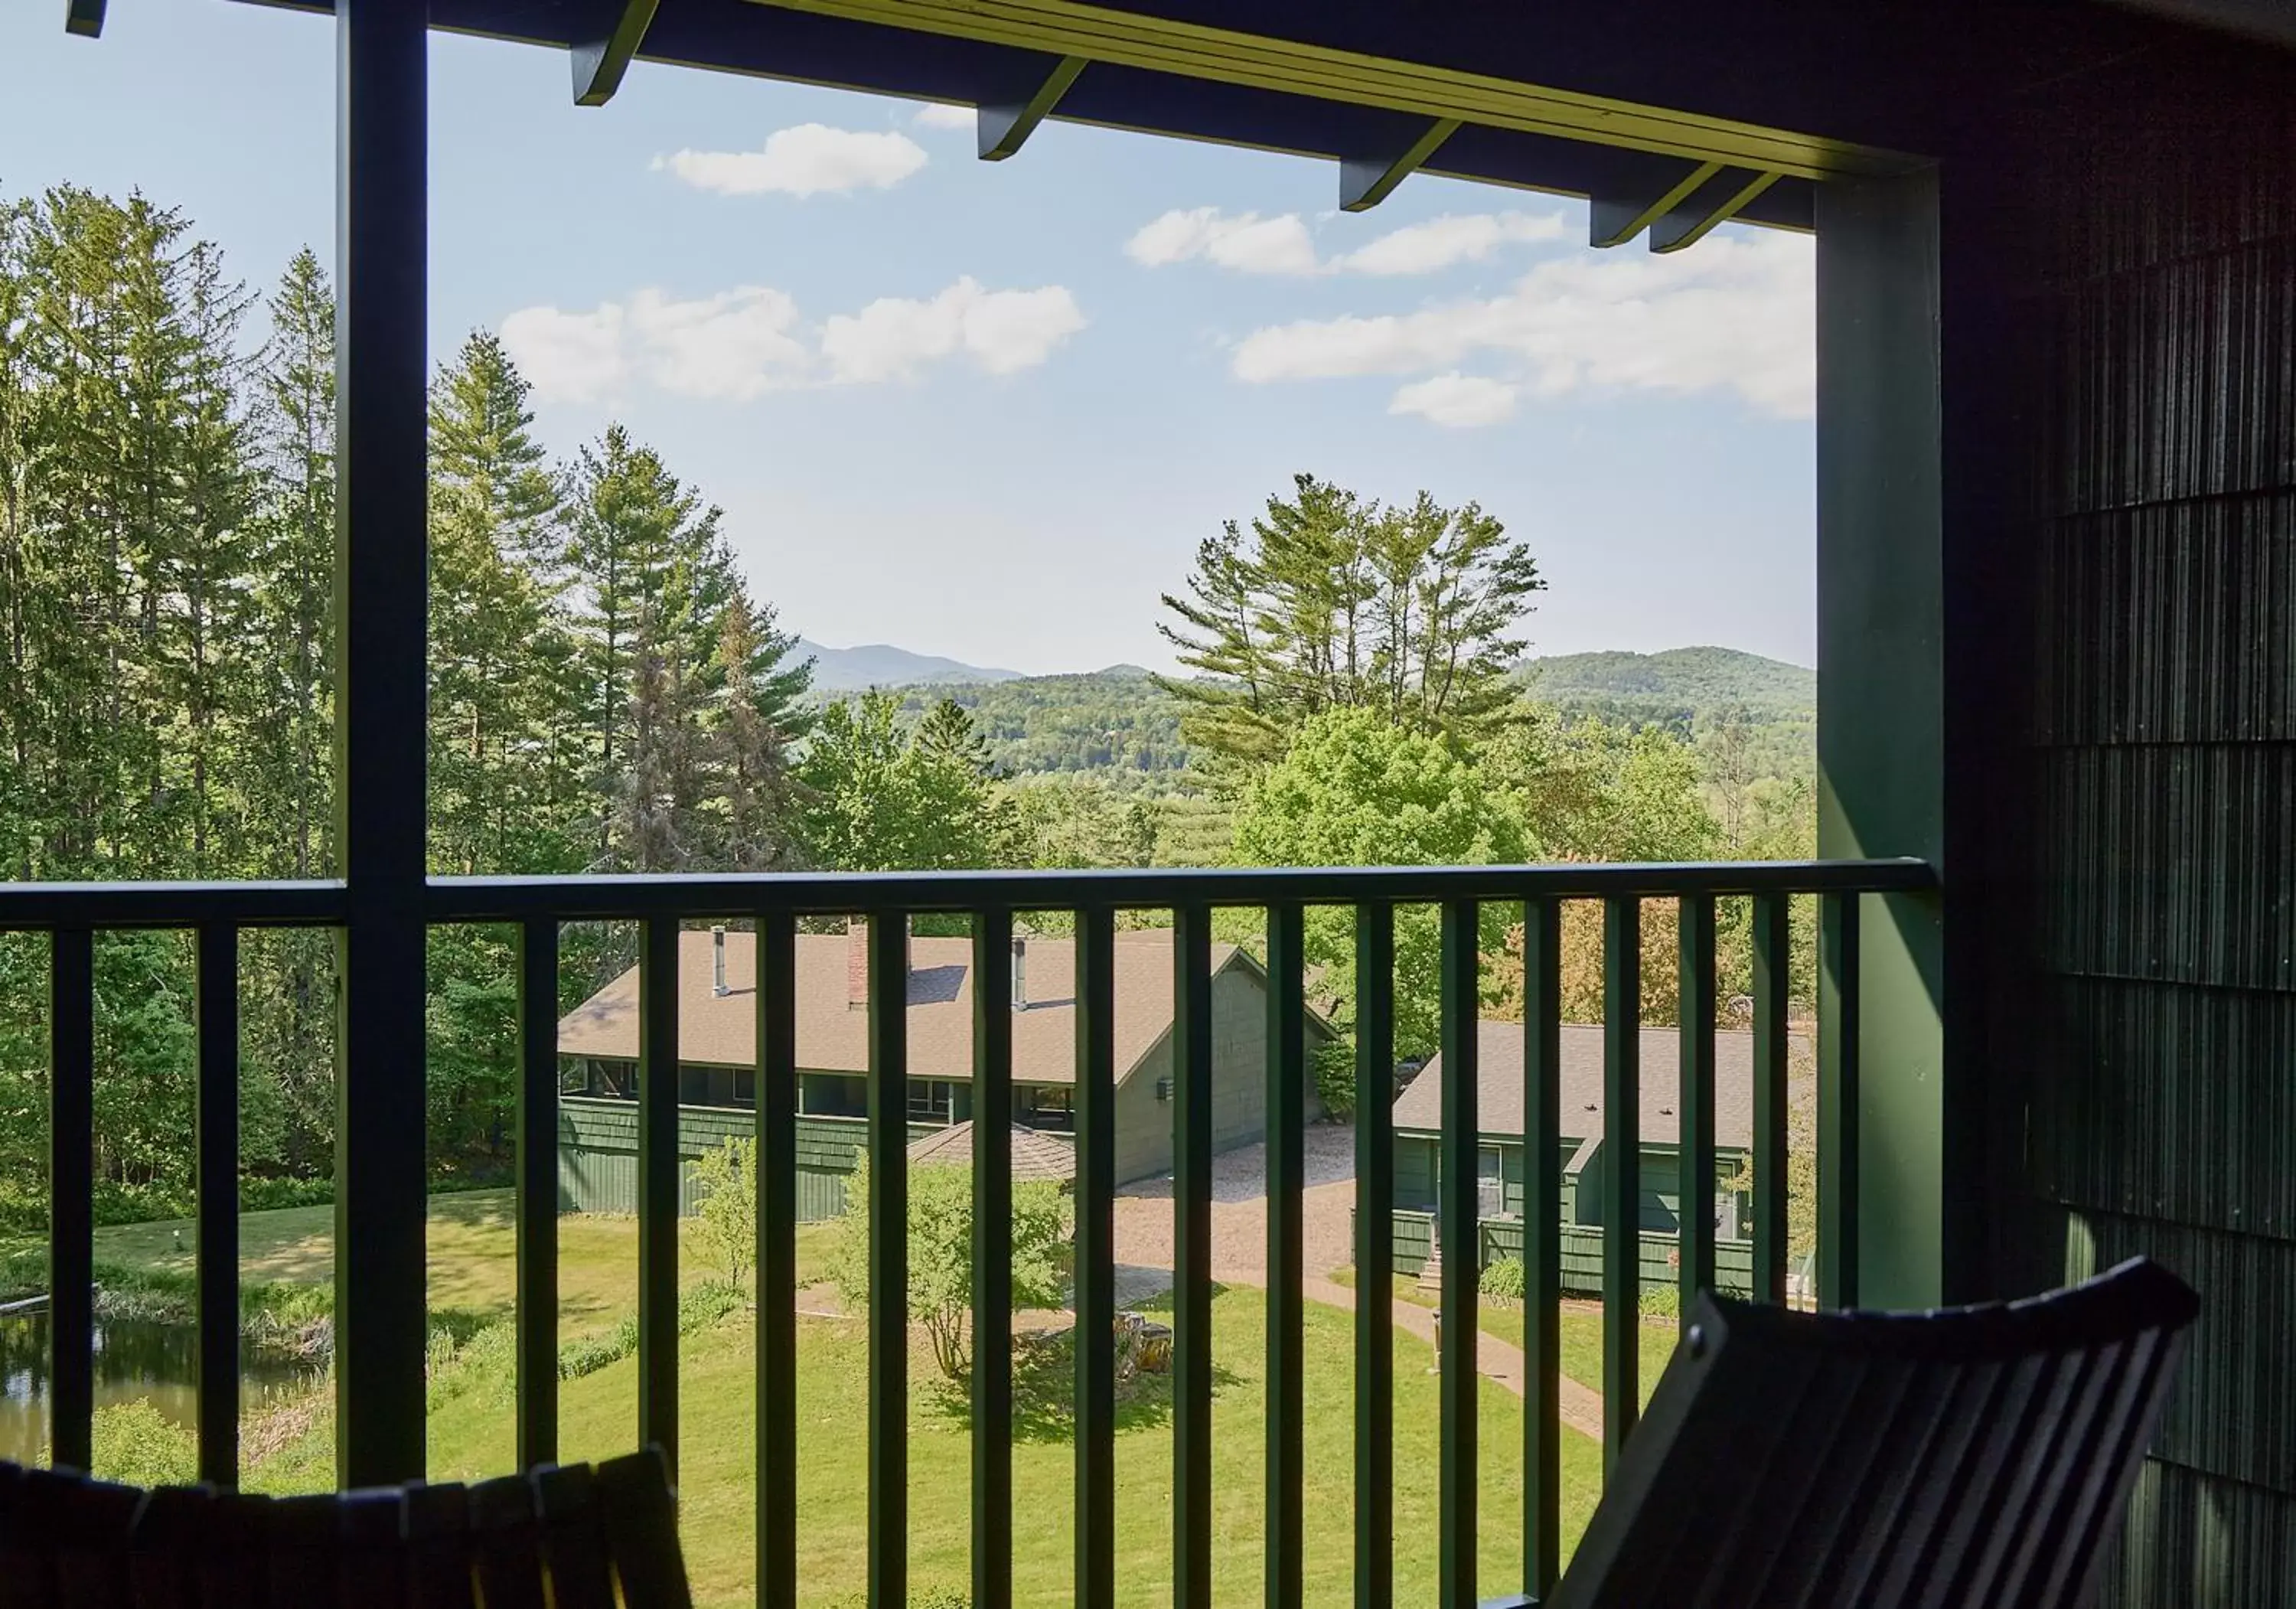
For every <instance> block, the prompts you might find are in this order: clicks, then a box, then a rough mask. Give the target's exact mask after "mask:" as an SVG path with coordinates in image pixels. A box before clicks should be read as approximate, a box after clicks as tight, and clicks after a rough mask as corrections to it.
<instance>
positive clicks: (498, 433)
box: [430, 332, 568, 874]
mask: <svg viewBox="0 0 2296 1609" xmlns="http://www.w3.org/2000/svg"><path fill="white" fill-rule="evenodd" d="M527 393H528V386H527V382H526V381H525V380H524V379H523V378H522V377H521V375H520V374H519V373H518V371H517V369H516V368H515V367H514V366H513V365H512V363H511V361H510V357H509V355H508V354H507V353H506V352H505V351H504V349H503V346H502V343H501V342H500V341H498V340H497V339H496V337H494V336H492V335H490V334H486V333H483V332H481V333H477V334H473V335H472V336H471V338H470V339H469V340H468V341H464V342H463V349H462V351H461V353H460V354H459V355H458V357H457V358H456V360H455V364H454V365H453V366H452V367H450V368H449V369H448V370H447V372H446V373H445V374H443V375H441V376H440V378H439V382H438V384H437V385H436V386H435V387H434V388H433V390H432V396H431V406H430V438H431V446H430V475H431V487H430V667H431V670H430V800H431V806H430V834H431V851H430V852H431V861H432V863H433V865H434V866H437V867H438V868H439V870H441V871H447V872H459V873H465V874H468V873H473V872H480V871H487V872H493V871H504V870H508V869H510V868H511V867H512V866H526V865H530V864H532V863H533V862H534V861H535V860H536V859H537V858H548V846H547V843H546V840H547V839H548V837H549V835H550V834H551V833H552V831H553V828H554V827H556V826H557V825H559V824H558V823H555V822H553V821H552V820H551V819H550V817H549V812H548V810H547V809H546V806H547V804H548V802H549V801H550V800H552V799H553V798H564V797H566V796H567V793H568V791H567V790H564V789H562V788H560V787H558V786H557V785H556V784H555V780H554V779H553V777H551V776H549V775H548V767H547V763H546V762H547V759H548V758H549V755H550V745H549V744H548V743H546V742H545V734H546V732H547V730H548V728H549V725H550V721H551V712H552V710H553V705H554V704H555V703H556V702H557V701H558V698H559V696H560V694H562V691H563V690H562V688H560V687H558V686H555V685H553V682H552V679H551V678H550V677H548V676H547V675H545V674H544V673H543V669H544V667H545V666H546V665H547V664H548V662H549V661H548V658H547V657H546V655H547V648H546V644H548V642H549V639H550V638H551V637H552V636H554V635H556V634H557V632H558V631H559V629H560V628H559V624H558V621H557V620H556V618H555V611H554V607H553V593H554V588H553V584H552V580H551V579H550V577H549V576H548V574H547V573H546V571H544V570H543V569H542V568H541V566H542V565H543V564H544V563H545V562H546V561H547V560H548V558H549V557H550V555H552V554H554V553H555V552H556V550H557V546H558V537H557V534H556V523H557V521H558V518H559V505H560V496H559V488H558V486H557V483H556V481H555V480H554V479H553V477H552V475H551V473H550V471H549V469H548V467H547V465H546V461H545V453H544V451H543V448H542V447H541V445H540V444H539V443H537V441H536V440H535V439H534V438H533V435H532V426H533V422H534V416H533V414H532V413H531V411H530V410H529V408H528V406H527Z"/></svg>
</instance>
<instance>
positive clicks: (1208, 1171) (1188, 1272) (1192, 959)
mask: <svg viewBox="0 0 2296 1609" xmlns="http://www.w3.org/2000/svg"><path fill="white" fill-rule="evenodd" d="M1172 928H1173V932H1172V945H1173V952H1172V953H1173V977H1172V986H1173V1016H1172V1050H1173V1057H1174V1062H1173V1067H1172V1074H1173V1077H1172V1093H1173V1101H1172V1124H1173V1146H1172V1153H1173V1155H1172V1164H1173V1165H1172V1208H1173V1220H1174V1244H1173V1259H1172V1276H1173V1281H1172V1286H1173V1288H1172V1597H1173V1603H1174V1604H1175V1605H1176V1606H1177V1609H1197V1606H1198V1605H1204V1604H1209V1603H1210V1602H1211V1597H1212V962H1211V951H1212V913H1211V907H1210V906H1207V905H1200V904H1190V905H1182V906H1180V907H1177V908H1176V909H1175V910H1174V911H1173V913H1172Z"/></svg>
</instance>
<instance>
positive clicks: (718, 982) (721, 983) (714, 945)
mask: <svg viewBox="0 0 2296 1609" xmlns="http://www.w3.org/2000/svg"><path fill="white" fill-rule="evenodd" d="M709 945H710V949H711V951H712V953H713V955H714V956H715V957H716V961H717V972H716V973H715V975H714V977H713V978H712V980H711V982H710V986H709V992H710V993H711V994H713V995H716V996H717V997H719V998H720V999H723V998H724V997H726V996H727V995H729V994H731V993H733V990H731V989H727V988H726V930H725V929H724V928H722V927H713V928H711V929H710V930H709Z"/></svg>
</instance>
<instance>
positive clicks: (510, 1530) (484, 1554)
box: [471, 1475, 545, 1609]
mask: <svg viewBox="0 0 2296 1609" xmlns="http://www.w3.org/2000/svg"><path fill="white" fill-rule="evenodd" d="M471 1562H472V1564H473V1565H474V1566H475V1568H476V1571H477V1573H478V1578H479V1598H480V1602H481V1603H483V1604H485V1605H486V1606H487V1609H545V1594H544V1591H543V1586H542V1528H541V1526H539V1525H538V1524H537V1523H535V1517H534V1486H533V1483H532V1482H529V1480H528V1479H527V1478H526V1477H525V1476H524V1475H503V1476H500V1477H498V1478H496V1479H495V1480H492V1481H481V1482H479V1483H478V1484H477V1485H476V1486H473V1487H471Z"/></svg>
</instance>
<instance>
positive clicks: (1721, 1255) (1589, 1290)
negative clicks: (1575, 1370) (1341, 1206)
mask: <svg viewBox="0 0 2296 1609" xmlns="http://www.w3.org/2000/svg"><path fill="white" fill-rule="evenodd" d="M1350 1219H1351V1220H1352V1215H1350ZM1434 1228H1435V1216H1434V1214H1433V1213H1431V1212H1408V1211H1402V1210H1400V1209H1398V1211H1397V1212H1396V1214H1395V1238H1394V1241H1393V1243H1392V1244H1393V1246H1394V1257H1395V1261H1394V1265H1393V1266H1394V1271H1395V1272H1396V1273H1398V1274H1416V1273H1418V1272H1419V1270H1420V1269H1421V1268H1423V1267H1425V1266H1426V1262H1427V1249H1428V1246H1429V1245H1430V1244H1431V1242H1432V1240H1433V1236H1434ZM1478 1239H1479V1245H1478V1248H1477V1250H1478V1253H1479V1255H1480V1259H1481V1265H1480V1266H1482V1267H1485V1268H1488V1267H1489V1266H1490V1265H1491V1264H1492V1263H1493V1262H1494V1261H1496V1260H1498V1259H1499V1258H1502V1257H1516V1258H1519V1257H1521V1255H1522V1224H1521V1220H1520V1219H1484V1220H1483V1221H1482V1223H1481V1224H1480V1226H1479V1227H1478ZM1349 1244H1354V1243H1353V1235H1352V1221H1351V1223H1350V1236H1349ZM1640 1252H1641V1257H1642V1281H1643V1285H1644V1287H1645V1288H1662V1289H1666V1290H1672V1289H1673V1288H1674V1287H1675V1284H1676V1279H1677V1264H1676V1261H1675V1237H1674V1236H1673V1235H1659V1234H1649V1233H1645V1234H1644V1235H1643V1236H1642V1240H1641V1246H1640ZM1753 1257H1754V1252H1753V1246H1752V1244H1751V1242H1748V1241H1743V1240H1724V1241H1720V1242H1718V1243H1717V1244H1716V1245H1715V1248H1714V1277H1715V1283H1716V1284H1717V1285H1719V1286H1720V1288H1721V1289H1722V1290H1723V1291H1724V1292H1726V1293H1728V1294H1730V1295H1733V1296H1744V1295H1747V1294H1749V1293H1751V1291H1752V1290H1753V1286H1754V1266H1753ZM1562 1290H1563V1293H1564V1294H1565V1295H1569V1296H1583V1297H1594V1298H1599V1297H1600V1296H1601V1295H1602V1294H1603V1231H1602V1230H1601V1229H1599V1228H1581V1227H1579V1226H1577V1225H1575V1224H1565V1225H1564V1226H1563V1228H1562Z"/></svg>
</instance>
